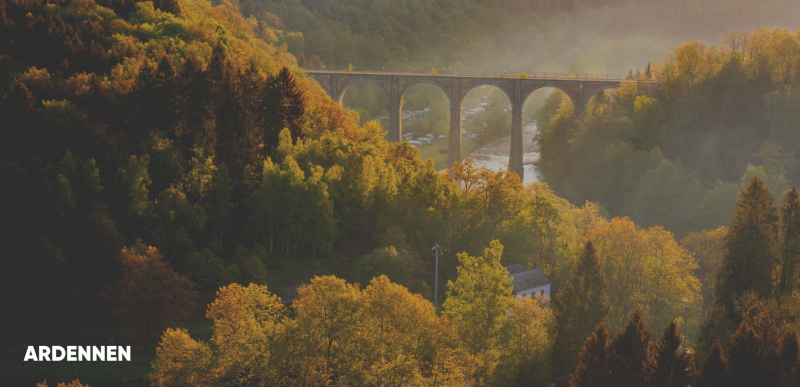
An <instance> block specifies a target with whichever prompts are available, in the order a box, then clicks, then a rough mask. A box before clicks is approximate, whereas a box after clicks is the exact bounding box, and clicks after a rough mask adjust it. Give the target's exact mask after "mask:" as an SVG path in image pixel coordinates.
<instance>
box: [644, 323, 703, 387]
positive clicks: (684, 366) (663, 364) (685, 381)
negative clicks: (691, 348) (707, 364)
mask: <svg viewBox="0 0 800 387" xmlns="http://www.w3.org/2000/svg"><path fill="white" fill-rule="evenodd" d="M650 357H651V359H652V364H651V366H652V369H651V373H650V383H649V384H650V385H652V386H656V387H662V386H663V387H669V386H686V385H689V384H690V383H691V382H692V377H693V372H692V368H691V367H692V355H691V353H689V352H687V351H686V349H685V348H683V335H681V334H680V332H678V326H677V325H676V324H675V322H674V321H671V322H670V323H669V325H667V327H666V328H664V333H662V334H661V337H659V338H658V341H656V342H655V344H653V345H652V347H651V349H650Z"/></svg>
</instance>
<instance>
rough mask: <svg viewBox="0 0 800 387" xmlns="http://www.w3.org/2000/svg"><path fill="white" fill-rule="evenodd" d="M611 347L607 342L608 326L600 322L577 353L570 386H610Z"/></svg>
mask: <svg viewBox="0 0 800 387" xmlns="http://www.w3.org/2000/svg"><path fill="white" fill-rule="evenodd" d="M610 357H611V349H610V348H609V343H608V328H606V324H605V323H600V324H598V325H597V327H596V328H595V330H594V332H592V334H591V335H590V336H589V337H587V338H586V342H585V343H584V344H583V348H581V352H580V353H579V354H578V366H577V367H576V368H575V372H573V373H572V378H571V379H570V381H569V385H570V387H610V386H613V384H611V380H610V377H611V374H610V373H609V368H610V367H611V364H610V361H611V359H610Z"/></svg>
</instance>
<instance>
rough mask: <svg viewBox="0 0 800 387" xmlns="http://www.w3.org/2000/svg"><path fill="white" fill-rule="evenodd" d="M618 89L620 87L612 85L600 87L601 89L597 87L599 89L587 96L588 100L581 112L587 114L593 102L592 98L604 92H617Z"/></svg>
mask: <svg viewBox="0 0 800 387" xmlns="http://www.w3.org/2000/svg"><path fill="white" fill-rule="evenodd" d="M617 89H619V85H616V86H610V85H607V86H600V87H597V88H595V89H593V90H592V91H591V92H590V93H589V94H586V99H585V101H584V102H583V108H582V109H581V111H582V112H586V109H587V108H588V107H589V101H591V100H592V97H594V96H595V95H597V93H599V92H601V91H603V90H617Z"/></svg>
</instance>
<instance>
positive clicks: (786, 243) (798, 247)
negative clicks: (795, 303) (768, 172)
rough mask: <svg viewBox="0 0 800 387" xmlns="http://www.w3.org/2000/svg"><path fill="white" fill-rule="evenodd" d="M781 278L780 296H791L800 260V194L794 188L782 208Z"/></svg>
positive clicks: (779, 285)
mask: <svg viewBox="0 0 800 387" xmlns="http://www.w3.org/2000/svg"><path fill="white" fill-rule="evenodd" d="M781 237H782V239H783V240H782V242H783V243H782V249H781V256H780V259H781V277H780V283H779V284H778V295H779V296H780V295H784V294H789V293H791V292H792V290H794V288H795V279H796V276H797V264H798V260H800V194H798V192H797V187H795V186H792V188H791V189H789V191H787V192H786V197H784V198H783V207H782V208H781Z"/></svg>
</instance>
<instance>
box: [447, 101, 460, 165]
mask: <svg viewBox="0 0 800 387" xmlns="http://www.w3.org/2000/svg"><path fill="white" fill-rule="evenodd" d="M461 137H462V136H461V101H457V102H455V101H454V102H452V103H451V104H450V144H449V145H448V148H447V169H452V168H453V163H456V162H461Z"/></svg>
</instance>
